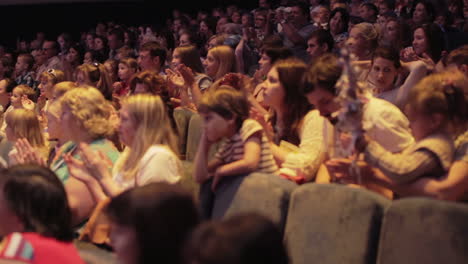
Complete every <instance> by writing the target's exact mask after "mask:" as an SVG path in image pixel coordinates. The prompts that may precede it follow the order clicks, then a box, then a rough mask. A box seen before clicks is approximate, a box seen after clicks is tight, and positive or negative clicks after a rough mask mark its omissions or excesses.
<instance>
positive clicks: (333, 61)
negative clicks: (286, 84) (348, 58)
mask: <svg viewBox="0 0 468 264" xmlns="http://www.w3.org/2000/svg"><path fill="white" fill-rule="evenodd" d="M341 72H342V67H341V65H340V64H339V62H338V57H337V56H336V55H334V54H332V53H327V54H324V55H322V56H320V57H319V58H318V59H317V60H316V61H315V62H314V64H312V66H311V67H310V68H309V70H308V71H307V72H306V74H305V75H304V79H303V85H302V93H303V94H308V93H310V92H312V91H314V90H315V89H324V90H326V91H328V92H330V93H332V94H334V95H337V91H336V88H335V85H336V82H337V81H338V79H339V78H340V76H341Z"/></svg>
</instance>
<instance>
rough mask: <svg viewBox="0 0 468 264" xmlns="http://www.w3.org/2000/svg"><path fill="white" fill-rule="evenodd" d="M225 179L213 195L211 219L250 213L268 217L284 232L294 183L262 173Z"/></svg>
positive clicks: (294, 186)
mask: <svg viewBox="0 0 468 264" xmlns="http://www.w3.org/2000/svg"><path fill="white" fill-rule="evenodd" d="M227 178H228V177H226V181H224V182H221V184H220V186H219V188H218V189H217V191H216V193H215V199H214V204H213V210H212V218H213V219H222V218H227V217H230V216H233V215H236V214H239V213H244V212H251V211H254V212H257V213H260V214H263V215H265V216H267V217H269V218H270V219H271V220H272V221H273V222H274V223H276V224H277V225H278V226H279V228H280V229H281V230H283V229H284V224H285V220H286V215H287V210H288V204H289V196H290V194H291V192H292V190H294V189H295V188H296V187H297V185H296V184H295V183H293V182H290V181H288V180H285V179H282V178H280V177H279V176H277V175H272V174H262V173H252V174H250V175H248V176H244V177H232V178H230V179H227Z"/></svg>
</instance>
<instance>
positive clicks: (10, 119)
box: [5, 109, 49, 166]
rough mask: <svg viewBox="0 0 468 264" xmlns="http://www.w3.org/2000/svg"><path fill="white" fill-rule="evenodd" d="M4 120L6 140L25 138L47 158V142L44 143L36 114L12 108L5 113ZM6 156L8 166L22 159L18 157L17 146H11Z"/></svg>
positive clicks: (14, 141) (13, 141) (20, 161)
mask: <svg viewBox="0 0 468 264" xmlns="http://www.w3.org/2000/svg"><path fill="white" fill-rule="evenodd" d="M5 121H6V125H7V126H6V137H7V140H8V141H10V142H12V143H16V141H18V140H19V139H26V140H27V141H28V142H29V144H30V145H31V146H32V147H34V148H36V149H37V150H39V154H40V156H41V157H42V158H44V159H45V158H47V155H48V153H49V151H48V144H46V141H45V139H44V135H43V133H42V129H41V126H40V124H39V119H38V116H37V114H36V113H35V112H34V111H31V110H27V109H14V110H13V111H11V112H9V113H8V114H7V115H6V118H5ZM8 156H9V165H10V166H11V165H15V164H17V163H22V159H21V158H20V157H18V151H17V148H13V149H12V150H11V151H10V153H9V154H8Z"/></svg>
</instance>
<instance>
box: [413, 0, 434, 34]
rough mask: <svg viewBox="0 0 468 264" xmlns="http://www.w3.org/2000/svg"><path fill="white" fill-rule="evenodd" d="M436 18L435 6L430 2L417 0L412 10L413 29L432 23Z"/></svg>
mask: <svg viewBox="0 0 468 264" xmlns="http://www.w3.org/2000/svg"><path fill="white" fill-rule="evenodd" d="M434 18H435V9H434V5H433V4H432V3H431V2H430V1H429V0H416V1H414V3H413V7H412V8H411V21H410V24H412V25H413V27H418V26H421V25H422V24H426V23H432V22H433V21H434Z"/></svg>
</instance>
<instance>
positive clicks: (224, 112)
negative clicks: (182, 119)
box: [198, 85, 250, 128]
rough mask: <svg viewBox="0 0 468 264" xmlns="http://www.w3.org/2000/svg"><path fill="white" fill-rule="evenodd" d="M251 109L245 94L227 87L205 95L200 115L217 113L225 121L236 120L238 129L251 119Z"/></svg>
mask: <svg viewBox="0 0 468 264" xmlns="http://www.w3.org/2000/svg"><path fill="white" fill-rule="evenodd" d="M249 109H250V104H249V102H248V100H247V98H246V96H245V94H244V93H243V92H241V91H238V90H236V89H234V88H233V87H231V86H227V85H221V86H219V87H218V88H217V89H216V90H210V91H208V92H207V93H205V94H204V95H203V97H202V99H201V101H200V103H199V105H198V111H199V112H200V113H206V112H215V113H217V114H218V115H220V116H222V117H223V118H225V119H231V118H236V125H237V127H238V128H240V127H241V126H242V122H244V120H245V119H247V118H248V117H249Z"/></svg>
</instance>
